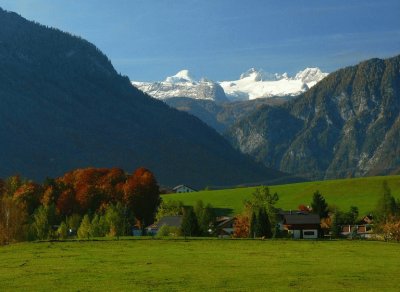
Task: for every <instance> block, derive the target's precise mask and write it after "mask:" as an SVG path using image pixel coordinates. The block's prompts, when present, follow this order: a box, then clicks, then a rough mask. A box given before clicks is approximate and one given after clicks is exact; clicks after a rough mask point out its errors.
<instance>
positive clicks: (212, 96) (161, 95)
mask: <svg viewBox="0 0 400 292" xmlns="http://www.w3.org/2000/svg"><path fill="white" fill-rule="evenodd" d="M132 84H133V85H134V86H136V87H137V88H138V89H140V90H142V91H144V92H146V93H147V94H149V95H150V96H152V97H154V98H157V99H161V100H165V99H168V98H173V97H188V98H193V99H204V100H213V101H215V102H224V101H228V99H227V98H226V95H225V92H224V90H223V89H222V87H221V86H220V85H219V84H218V83H215V82H212V81H210V80H208V79H207V78H202V79H200V81H197V80H195V79H194V78H193V77H192V76H191V74H190V72H189V70H186V69H185V70H181V71H179V72H178V73H176V74H175V75H174V76H169V77H167V78H166V79H165V80H164V81H161V82H153V83H152V82H136V81H132Z"/></svg>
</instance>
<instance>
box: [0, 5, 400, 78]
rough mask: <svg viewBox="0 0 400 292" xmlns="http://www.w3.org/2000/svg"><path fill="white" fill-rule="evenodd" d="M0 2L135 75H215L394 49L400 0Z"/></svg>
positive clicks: (398, 49) (330, 62) (286, 68)
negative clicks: (90, 45)
mask: <svg viewBox="0 0 400 292" xmlns="http://www.w3.org/2000/svg"><path fill="white" fill-rule="evenodd" d="M0 7H2V8H3V9H6V10H10V11H15V12H17V13H18V14H21V15H22V16H23V17H25V18H27V19H30V20H35V21H37V22H39V23H42V24H45V25H48V26H53V27H56V28H59V29H61V30H64V31H68V32H70V33H72V34H75V35H79V36H81V37H83V38H85V39H87V40H89V41H90V42H92V43H94V44H95V45H96V46H97V47H98V48H100V49H101V50H102V51H103V52H104V53H105V54H106V55H107V56H108V57H109V58H110V59H111V61H112V62H113V64H114V66H115V67H116V69H117V71H118V72H120V73H121V74H123V75H128V76H129V77H130V78H131V79H132V80H138V81H154V80H162V79H165V77H166V76H170V75H173V74H175V73H176V72H177V71H179V70H181V69H189V70H190V71H191V72H192V73H193V75H194V76H195V77H197V78H200V77H208V78H210V79H213V80H232V79H237V78H238V76H239V75H240V74H241V73H242V72H243V71H246V70H247V69H249V68H251V67H256V68H262V69H264V70H266V71H268V72H279V73H282V72H288V73H289V74H294V73H296V72H297V71H299V70H301V69H303V68H305V67H311V66H318V67H320V68H321V69H322V70H323V71H326V72H332V71H334V70H336V69H338V68H340V67H344V66H348V65H353V64H356V63H358V62H359V61H361V60H364V59H368V58H372V57H381V58H384V57H390V56H394V55H397V54H400V1H399V0H391V1H389V0H388V1H385V0H380V1H376V0H361V1H352V0H343V1H340V0H337V1H330V0H323V1H322V0H318V1H313V0H297V1H294V0H293V1H276V0H275V1H267V0H258V1H257V0H246V1H242V0H240V1H239V0H200V1H197V0H153V1H150V0H113V1H109V0H104V1H103V0H82V1H78V0H76V1H73V0H57V1H55V0H0Z"/></svg>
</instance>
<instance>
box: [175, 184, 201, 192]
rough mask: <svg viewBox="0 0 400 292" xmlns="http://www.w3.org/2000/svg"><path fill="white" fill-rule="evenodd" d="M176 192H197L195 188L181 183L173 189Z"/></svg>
mask: <svg viewBox="0 0 400 292" xmlns="http://www.w3.org/2000/svg"><path fill="white" fill-rule="evenodd" d="M172 190H173V191H174V192H175V193H192V192H197V190H195V189H194V188H191V187H188V186H186V185H179V186H176V187H174V188H173V189H172Z"/></svg>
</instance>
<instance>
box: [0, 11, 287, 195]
mask: <svg viewBox="0 0 400 292" xmlns="http://www.w3.org/2000/svg"><path fill="white" fill-rule="evenodd" d="M0 27H1V29H0V137H1V142H0V176H2V177H6V176H10V175H14V174H17V173H18V174H20V175H22V176H24V177H27V178H31V179H36V180H42V179H44V178H45V177H46V176H50V177H56V176H60V175H62V174H63V173H65V172H66V171H69V170H72V169H75V168H83V167H88V166H93V167H112V166H116V167H121V168H123V169H125V170H126V171H132V170H133V169H135V168H137V167H139V166H145V167H147V168H149V169H150V170H151V171H153V172H154V173H155V175H156V177H157V179H158V180H159V182H160V183H161V184H163V185H169V186H173V185H176V184H180V183H185V184H189V185H191V186H193V187H197V188H201V187H205V186H207V185H214V186H215V185H220V186H224V185H238V184H242V183H260V182H262V181H270V180H274V179H280V178H281V177H282V176H283V174H282V173H281V172H279V171H274V170H271V169H268V168H266V167H264V166H263V165H262V164H260V163H255V162H254V161H253V160H252V159H250V158H249V157H247V156H245V155H244V154H241V153H240V152H239V151H238V150H235V149H234V148H233V147H232V146H231V145H230V144H229V143H228V141H227V140H225V139H224V138H223V137H222V136H221V135H219V134H218V133H217V132H216V131H215V130H213V129H211V128H210V127H208V126H206V125H205V124H204V123H203V122H202V121H200V120H199V119H197V118H195V117H193V116H191V115H189V114H186V113H184V112H181V111H178V110H175V109H172V108H170V107H169V106H168V105H166V104H165V103H164V102H162V101H159V100H156V99H154V98H151V97H150V96H148V95H146V94H144V93H143V92H142V91H140V90H138V89H136V88H134V87H133V86H132V85H131V82H130V80H129V79H128V78H127V77H124V76H121V75H119V74H117V72H116V71H115V69H114V68H113V66H112V64H111V62H110V60H109V59H108V58H107V57H106V56H105V55H104V54H103V53H101V52H100V50H99V49H98V48H96V47H95V46H94V45H93V44H91V43H89V42H87V41H85V40H83V39H81V38H79V37H75V36H72V35H70V34H67V33H64V32H61V31H59V30H57V29H52V28H48V27H45V26H42V25H39V24H37V23H34V22H30V21H27V20H26V19H24V18H22V17H20V16H19V15H17V14H15V13H11V12H6V11H4V10H1V9H0ZM180 77H184V76H177V78H180ZM216 91H218V89H216Z"/></svg>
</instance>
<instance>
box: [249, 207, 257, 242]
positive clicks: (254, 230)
mask: <svg viewBox="0 0 400 292" xmlns="http://www.w3.org/2000/svg"><path fill="white" fill-rule="evenodd" d="M257 221H258V220H257V217H256V213H255V212H254V211H253V212H252V214H251V219H250V229H249V237H250V238H255V237H256V236H257V234H256V233H257V224H258V222H257Z"/></svg>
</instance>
